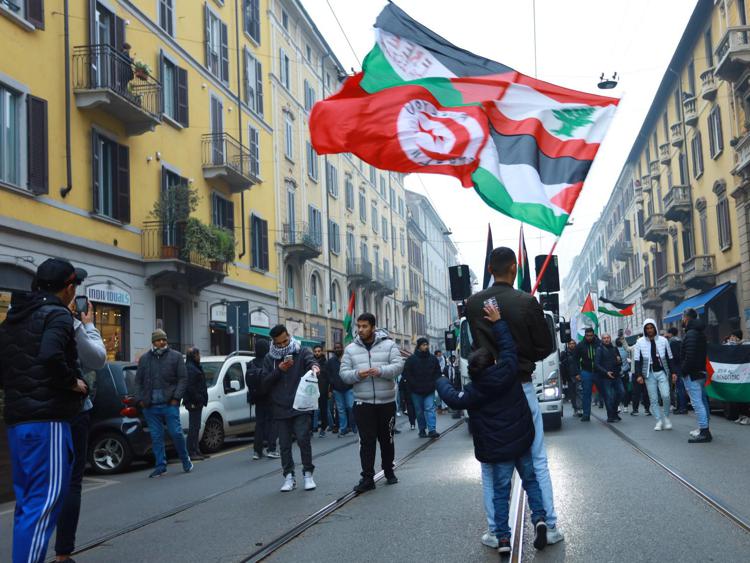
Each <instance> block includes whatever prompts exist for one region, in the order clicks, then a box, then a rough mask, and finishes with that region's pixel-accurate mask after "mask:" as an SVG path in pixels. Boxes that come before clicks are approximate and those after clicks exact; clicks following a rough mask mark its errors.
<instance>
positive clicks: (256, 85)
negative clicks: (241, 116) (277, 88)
mask: <svg viewBox="0 0 750 563" xmlns="http://www.w3.org/2000/svg"><path fill="white" fill-rule="evenodd" d="M245 103H246V104H247V105H248V107H250V109H251V110H253V111H254V112H255V113H257V114H258V115H263V65H262V64H261V63H260V61H259V60H257V59H256V58H255V57H253V55H252V53H250V50H249V49H245Z"/></svg>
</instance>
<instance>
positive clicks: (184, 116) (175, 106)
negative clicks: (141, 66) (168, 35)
mask: <svg viewBox="0 0 750 563" xmlns="http://www.w3.org/2000/svg"><path fill="white" fill-rule="evenodd" d="M187 80H188V74H187V70H185V69H184V68H180V67H178V66H177V65H175V64H174V63H173V62H172V61H171V60H169V59H168V58H166V57H165V56H164V53H162V54H161V82H162V96H164V103H163V108H164V109H163V111H164V115H166V116H167V117H169V118H170V119H172V120H174V121H176V122H177V123H179V124H180V125H182V126H183V127H187V126H188V125H189V122H188V85H187Z"/></svg>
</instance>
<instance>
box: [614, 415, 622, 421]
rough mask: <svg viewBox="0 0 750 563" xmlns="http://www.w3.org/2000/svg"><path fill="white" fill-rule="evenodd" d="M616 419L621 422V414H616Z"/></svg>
mask: <svg viewBox="0 0 750 563" xmlns="http://www.w3.org/2000/svg"><path fill="white" fill-rule="evenodd" d="M615 420H616V421H617V422H620V421H622V419H621V418H620V415H619V414H616V415H615Z"/></svg>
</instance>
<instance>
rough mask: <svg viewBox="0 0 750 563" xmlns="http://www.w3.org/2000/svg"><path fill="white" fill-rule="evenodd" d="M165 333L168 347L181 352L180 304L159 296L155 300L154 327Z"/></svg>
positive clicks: (174, 300) (169, 298)
mask: <svg viewBox="0 0 750 563" xmlns="http://www.w3.org/2000/svg"><path fill="white" fill-rule="evenodd" d="M154 328H160V329H162V330H163V331H164V332H166V333H167V338H168V339H169V347H170V348H172V349H173V350H177V351H178V352H184V350H183V339H182V337H183V335H182V304H181V303H180V302H179V301H177V300H176V299H172V298H171V297H167V296H166V295H160V296H158V297H157V298H156V326H155V327H154Z"/></svg>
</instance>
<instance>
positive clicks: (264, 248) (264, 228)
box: [260, 220, 268, 271]
mask: <svg viewBox="0 0 750 563" xmlns="http://www.w3.org/2000/svg"><path fill="white" fill-rule="evenodd" d="M260 231H261V241H260V251H261V261H260V267H261V269H263V270H266V271H268V221H264V220H261V221H260Z"/></svg>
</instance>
